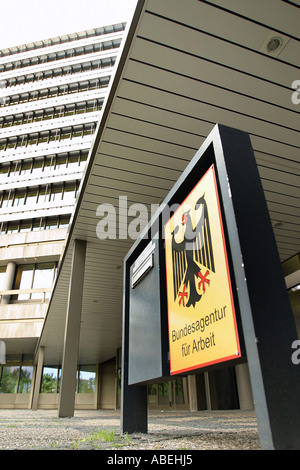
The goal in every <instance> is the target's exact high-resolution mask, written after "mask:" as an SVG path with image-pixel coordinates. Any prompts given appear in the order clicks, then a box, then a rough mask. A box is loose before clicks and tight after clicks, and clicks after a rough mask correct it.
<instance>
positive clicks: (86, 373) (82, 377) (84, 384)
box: [78, 365, 96, 393]
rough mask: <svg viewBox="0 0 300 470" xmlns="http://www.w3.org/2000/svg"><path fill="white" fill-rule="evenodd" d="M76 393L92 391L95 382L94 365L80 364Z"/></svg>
mask: <svg viewBox="0 0 300 470" xmlns="http://www.w3.org/2000/svg"><path fill="white" fill-rule="evenodd" d="M78 375H79V382H78V393H94V392H95V382H96V366H94V365H93V366H80V368H79V374H78Z"/></svg>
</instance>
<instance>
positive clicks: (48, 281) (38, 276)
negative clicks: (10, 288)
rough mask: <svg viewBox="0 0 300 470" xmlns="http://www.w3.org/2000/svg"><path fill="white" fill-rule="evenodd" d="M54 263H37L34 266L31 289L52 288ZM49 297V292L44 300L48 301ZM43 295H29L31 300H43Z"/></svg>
mask: <svg viewBox="0 0 300 470" xmlns="http://www.w3.org/2000/svg"><path fill="white" fill-rule="evenodd" d="M54 269H55V264H54V263H39V264H36V265H35V269H34V275H33V283H32V288H33V289H43V288H49V287H51V286H52V283H53V278H54ZM49 297H50V292H46V294H45V298H46V299H48V298H49ZM43 298H44V293H43V292H37V293H34V294H31V299H43Z"/></svg>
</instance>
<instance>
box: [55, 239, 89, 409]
mask: <svg viewBox="0 0 300 470" xmlns="http://www.w3.org/2000/svg"><path fill="white" fill-rule="evenodd" d="M85 255H86V241H85V240H75V242H74V248H73V259H72V267H71V277H70V288H69V300H68V309H67V318H66V326H65V342H64V351H63V364H62V377H61V385H60V397H59V409H58V415H59V417H61V418H66V417H72V416H74V405H75V386H76V371H77V364H78V348H79V338H80V323H81V306H82V297H83V282H84V267H85Z"/></svg>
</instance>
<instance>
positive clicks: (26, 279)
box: [14, 264, 34, 300]
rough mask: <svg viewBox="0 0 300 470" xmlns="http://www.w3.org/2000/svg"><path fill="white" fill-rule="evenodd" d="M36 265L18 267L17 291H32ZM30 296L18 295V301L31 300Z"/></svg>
mask: <svg viewBox="0 0 300 470" xmlns="http://www.w3.org/2000/svg"><path fill="white" fill-rule="evenodd" d="M33 270H34V265H33V264H28V265H25V266H18V269H17V275H16V280H15V289H20V290H25V289H31V287H32V277H33ZM14 297H15V296H14ZM29 298H30V294H18V296H17V299H18V300H29Z"/></svg>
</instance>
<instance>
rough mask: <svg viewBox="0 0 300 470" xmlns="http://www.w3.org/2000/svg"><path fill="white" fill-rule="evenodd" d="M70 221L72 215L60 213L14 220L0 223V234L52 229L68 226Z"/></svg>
mask: <svg viewBox="0 0 300 470" xmlns="http://www.w3.org/2000/svg"><path fill="white" fill-rule="evenodd" d="M69 222H70V215H69V214H67V215H60V216H55V217H39V218H36V219H24V220H13V221H11V222H2V223H1V224H0V234H1V235H6V234H11V233H23V232H36V231H38V230H51V229H56V228H67V227H68V225H69Z"/></svg>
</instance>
